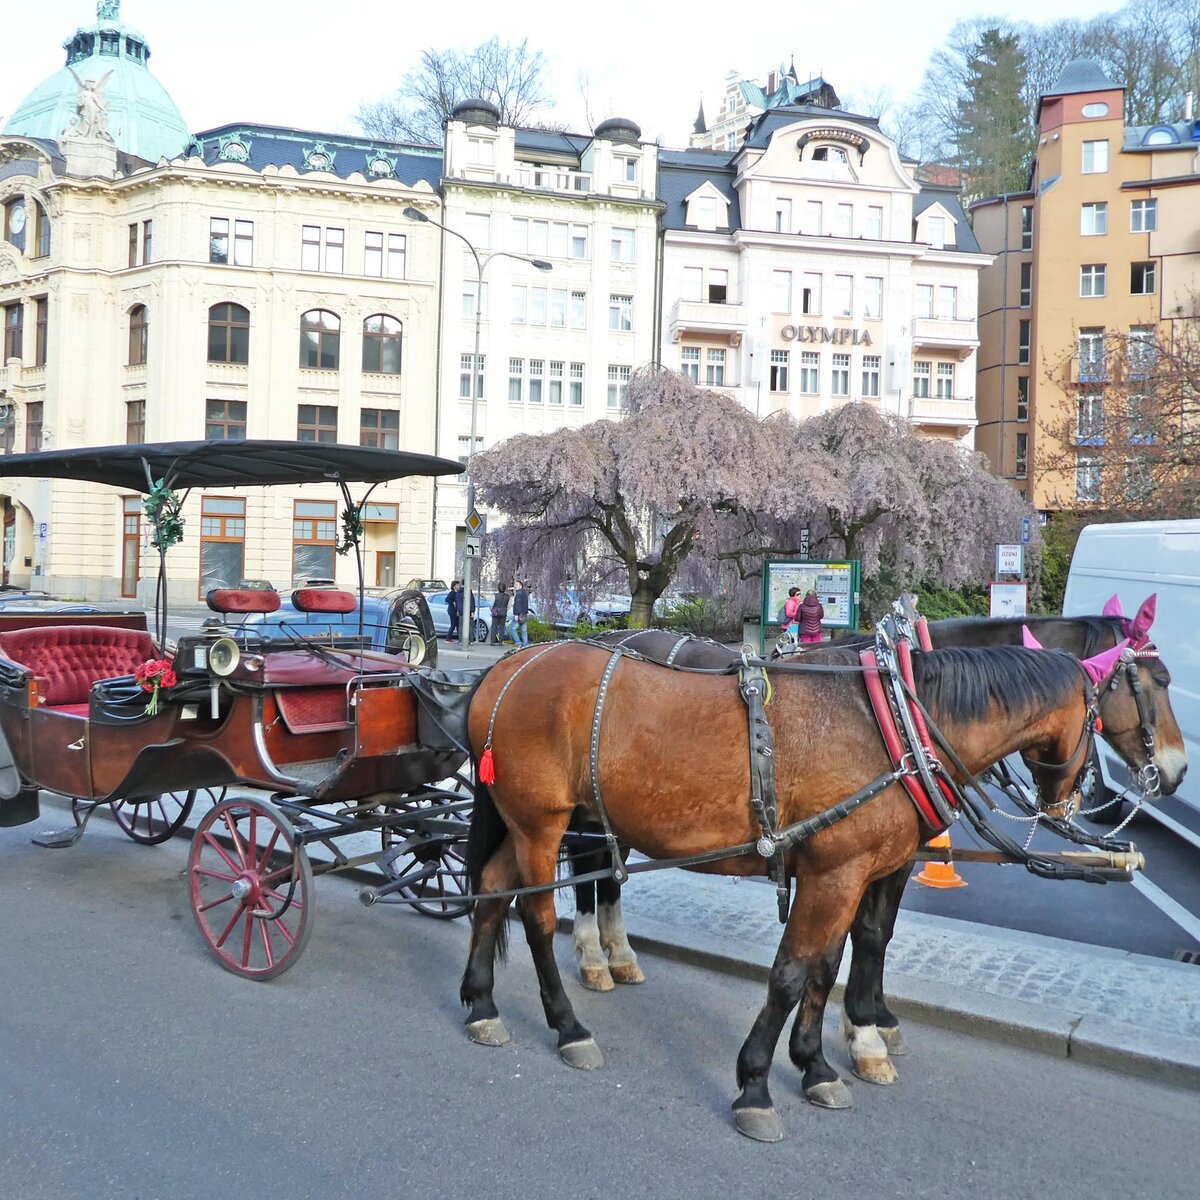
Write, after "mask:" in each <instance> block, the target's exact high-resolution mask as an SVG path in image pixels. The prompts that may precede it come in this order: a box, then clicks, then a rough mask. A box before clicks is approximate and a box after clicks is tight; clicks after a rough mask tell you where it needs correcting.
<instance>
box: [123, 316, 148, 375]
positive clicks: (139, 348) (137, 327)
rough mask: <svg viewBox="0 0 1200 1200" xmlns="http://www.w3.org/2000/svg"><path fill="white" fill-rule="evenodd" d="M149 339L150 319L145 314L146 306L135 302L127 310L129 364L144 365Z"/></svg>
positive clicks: (133, 365)
mask: <svg viewBox="0 0 1200 1200" xmlns="http://www.w3.org/2000/svg"><path fill="white" fill-rule="evenodd" d="M149 341H150V320H149V318H148V317H147V316H146V306H145V305H144V304H135V305H134V306H133V307H132V308H131V309H130V310H129V359H128V362H129V365H130V366H131V367H142V366H145V365H146V349H147V347H148V345H149Z"/></svg>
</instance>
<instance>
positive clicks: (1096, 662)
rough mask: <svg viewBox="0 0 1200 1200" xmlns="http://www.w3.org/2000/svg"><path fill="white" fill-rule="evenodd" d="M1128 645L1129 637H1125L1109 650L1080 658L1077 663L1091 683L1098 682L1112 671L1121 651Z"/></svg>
mask: <svg viewBox="0 0 1200 1200" xmlns="http://www.w3.org/2000/svg"><path fill="white" fill-rule="evenodd" d="M1128 645H1129V639H1128V638H1126V639H1125V640H1124V641H1123V642H1118V643H1117V644H1116V645H1115V646H1114V647H1113V648H1112V649H1111V650H1105V651H1104V652H1103V653H1101V654H1093V655H1092V657H1091V658H1084V659H1081V660H1080V663H1079V665H1080V666H1081V667H1082V668H1083V669H1084V670H1085V671H1086V672H1087V676H1088V678H1089V679H1090V680H1091V681H1092V682H1093V683H1099V682H1100V681H1101V680H1102V679H1106V678H1108V676H1109V675H1110V674H1111V673H1112V669H1113V667H1115V666H1116V665H1117V659H1119V658H1120V657H1121V653H1122V652H1123V651H1124V650H1125V648H1126V647H1127V646H1128Z"/></svg>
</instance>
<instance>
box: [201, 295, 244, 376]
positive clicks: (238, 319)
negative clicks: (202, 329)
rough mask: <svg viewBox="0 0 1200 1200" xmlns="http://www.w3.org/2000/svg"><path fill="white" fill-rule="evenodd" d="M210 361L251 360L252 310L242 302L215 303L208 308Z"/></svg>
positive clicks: (240, 361) (236, 361)
mask: <svg viewBox="0 0 1200 1200" xmlns="http://www.w3.org/2000/svg"><path fill="white" fill-rule="evenodd" d="M208 361H209V362H223V363H246V362H249V361H250V310H249V309H247V308H243V307H242V306H241V305H240V304H214V305H213V306H212V308H210V309H209V310H208Z"/></svg>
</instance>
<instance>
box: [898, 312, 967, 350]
mask: <svg viewBox="0 0 1200 1200" xmlns="http://www.w3.org/2000/svg"><path fill="white" fill-rule="evenodd" d="M913 345H914V346H931V347H936V348H942V347H953V348H957V349H962V350H975V349H978V347H979V328H978V326H977V325H976V323H975V322H974V321H958V320H953V321H952V320H948V319H946V318H943V317H916V318H914V320H913Z"/></svg>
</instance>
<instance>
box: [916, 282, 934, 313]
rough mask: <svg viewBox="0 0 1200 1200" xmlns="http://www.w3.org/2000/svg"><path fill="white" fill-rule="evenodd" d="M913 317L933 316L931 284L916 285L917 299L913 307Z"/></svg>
mask: <svg viewBox="0 0 1200 1200" xmlns="http://www.w3.org/2000/svg"><path fill="white" fill-rule="evenodd" d="M913 316H914V317H932V316H933V284H931V283H918V284H917V299H916V302H915V304H914V305H913Z"/></svg>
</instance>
